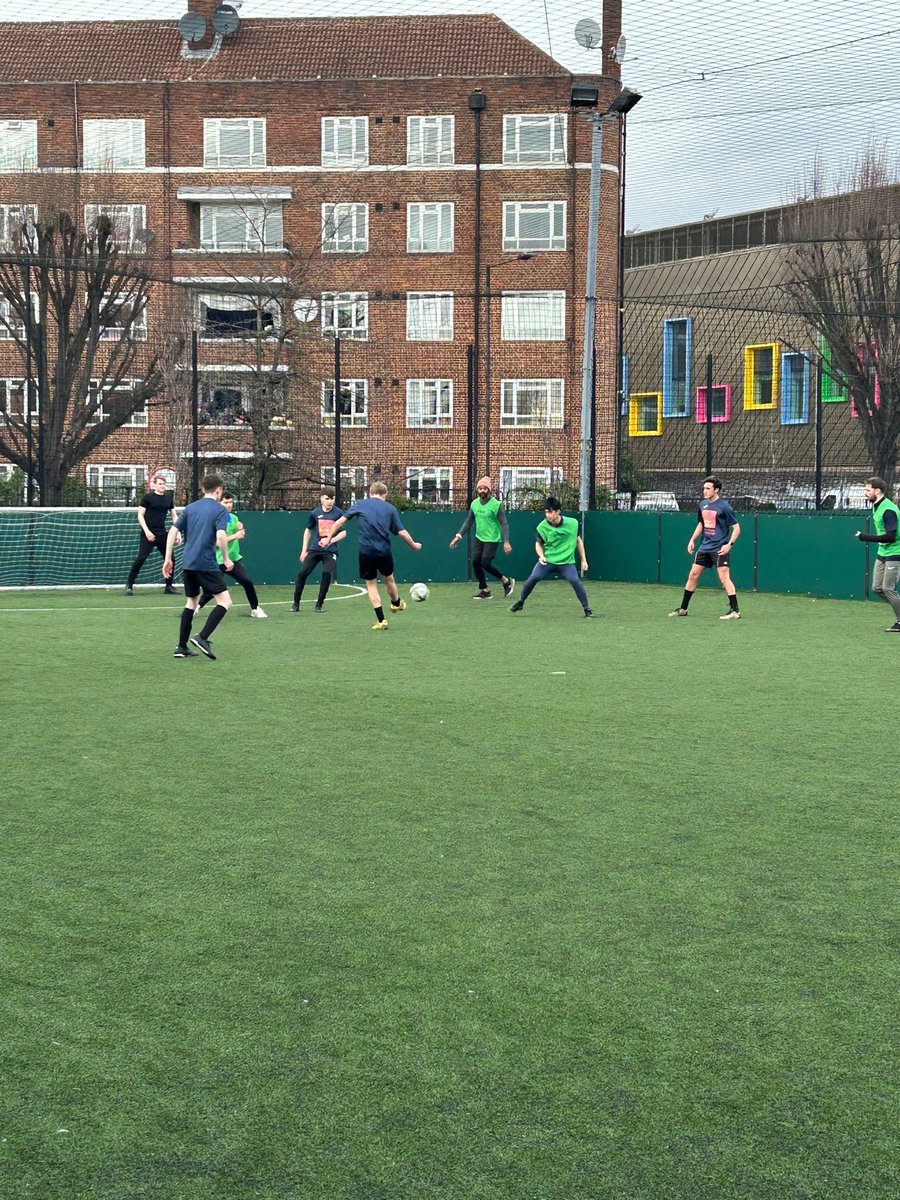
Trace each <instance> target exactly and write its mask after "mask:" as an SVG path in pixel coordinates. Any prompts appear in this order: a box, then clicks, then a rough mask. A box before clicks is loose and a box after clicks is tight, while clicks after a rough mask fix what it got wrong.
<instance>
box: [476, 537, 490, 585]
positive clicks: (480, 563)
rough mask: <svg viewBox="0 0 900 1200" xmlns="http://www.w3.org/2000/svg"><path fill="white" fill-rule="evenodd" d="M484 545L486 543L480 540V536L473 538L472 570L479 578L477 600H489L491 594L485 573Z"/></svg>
mask: <svg viewBox="0 0 900 1200" xmlns="http://www.w3.org/2000/svg"><path fill="white" fill-rule="evenodd" d="M484 546H485V543H484V542H480V541H479V540H478V538H473V539H472V570H473V571H474V572H475V578H476V579H477V580H478V594H477V595H476V596H475V599H476V600H487V598H488V597H489V596H490V594H491V593H490V589H489V588H488V585H487V576H486V575H485V573H484Z"/></svg>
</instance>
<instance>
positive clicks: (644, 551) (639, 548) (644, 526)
mask: <svg viewBox="0 0 900 1200" xmlns="http://www.w3.org/2000/svg"><path fill="white" fill-rule="evenodd" d="M517 515H518V514H517ZM584 543H585V545H584V548H585V553H586V554H587V560H588V573H587V574H588V578H589V579H609V580H613V581H615V582H616V583H658V582H659V515H658V514H657V513H633V512H590V513H587V514H585V522H584Z"/></svg>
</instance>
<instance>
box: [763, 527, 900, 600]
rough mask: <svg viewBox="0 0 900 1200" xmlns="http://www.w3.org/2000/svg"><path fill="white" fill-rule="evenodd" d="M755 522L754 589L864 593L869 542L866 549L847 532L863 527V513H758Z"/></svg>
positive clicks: (853, 596)
mask: <svg viewBox="0 0 900 1200" xmlns="http://www.w3.org/2000/svg"><path fill="white" fill-rule="evenodd" d="M756 522H757V555H758V562H759V567H758V574H757V584H756V586H757V590H758V591H760V592H789V593H791V592H800V593H803V594H806V595H809V596H828V597H831V598H834V599H837V600H865V599H866V593H867V589H866V561H867V559H868V561H869V562H872V561H873V559H874V547H870V550H869V554H868V555H867V554H866V544H865V543H862V542H859V541H857V539H856V538H855V537H854V536H853V532H854V530H856V529H867V528H868V527H869V521H868V520H867V516H866V514H865V513H861V512H860V513H853V514H852V515H843V514H841V515H839V516H828V517H826V516H824V515H822V514H821V513H816V514H815V515H810V516H808V517H807V516H787V515H773V516H768V515H766V514H760V515H759V516H758V517H757V519H756ZM875 599H878V597H875Z"/></svg>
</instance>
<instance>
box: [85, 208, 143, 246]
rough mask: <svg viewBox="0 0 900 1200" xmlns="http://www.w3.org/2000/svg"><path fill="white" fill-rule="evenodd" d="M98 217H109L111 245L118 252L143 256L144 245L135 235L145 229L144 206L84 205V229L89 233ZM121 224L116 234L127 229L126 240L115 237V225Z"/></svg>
mask: <svg viewBox="0 0 900 1200" xmlns="http://www.w3.org/2000/svg"><path fill="white" fill-rule="evenodd" d="M100 217H109V220H110V223H111V225H112V228H113V235H114V236H113V237H112V239H111V240H112V244H113V245H114V246H115V247H116V248H117V249H118V250H128V251H130V252H131V253H132V254H143V253H144V251H145V250H146V243H145V242H144V241H142V240H141V239H140V238H139V237H138V236H137V235H138V233H140V232H142V231H143V230H144V229H146V227H147V206H146V204H86V205H85V206H84V228H85V232H86V233H88V234H89V233H90V232H91V230H92V229H93V227H94V225H95V224H96V222H97V220H98V219H99V218H100ZM117 222H121V226H120V229H119V230H118V232H124V227H125V226H126V225H127V227H128V238H127V240H125V239H123V238H119V237H115V233H116V232H117V230H116V224H117Z"/></svg>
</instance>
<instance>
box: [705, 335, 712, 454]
mask: <svg viewBox="0 0 900 1200" xmlns="http://www.w3.org/2000/svg"><path fill="white" fill-rule="evenodd" d="M712 406H713V356H712V354H707V356H706V474H707V475H712V469H713V462H712V457H713V452H712Z"/></svg>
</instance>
